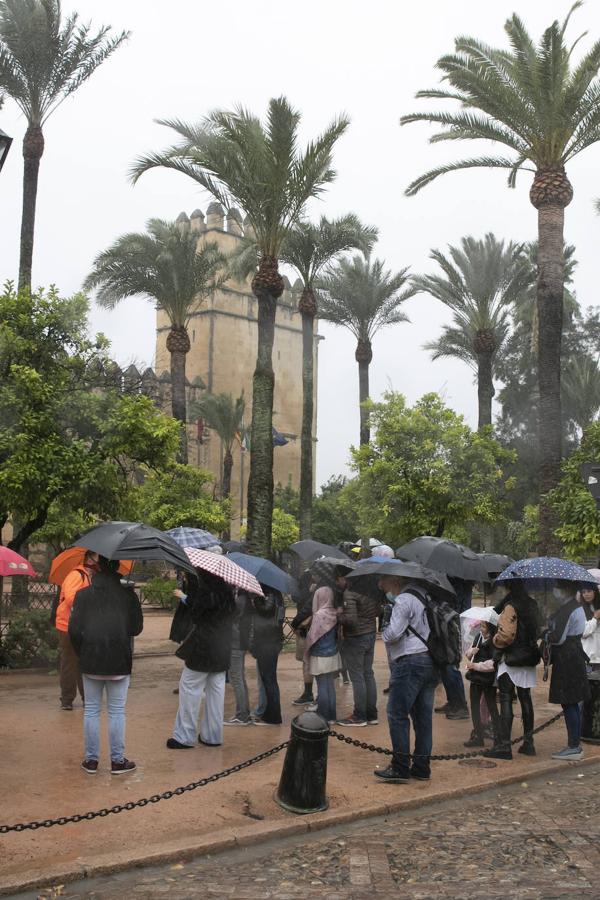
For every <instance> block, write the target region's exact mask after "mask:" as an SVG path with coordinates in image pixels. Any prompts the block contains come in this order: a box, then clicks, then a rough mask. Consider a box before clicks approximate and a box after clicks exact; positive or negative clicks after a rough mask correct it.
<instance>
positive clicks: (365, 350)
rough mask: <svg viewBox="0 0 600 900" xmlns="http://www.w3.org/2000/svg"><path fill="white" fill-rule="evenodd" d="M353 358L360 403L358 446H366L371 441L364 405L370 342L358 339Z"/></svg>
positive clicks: (370, 348)
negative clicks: (355, 363)
mask: <svg viewBox="0 0 600 900" xmlns="http://www.w3.org/2000/svg"><path fill="white" fill-rule="evenodd" d="M354 358H355V359H356V362H357V363H358V402H359V403H360V445H361V447H362V446H363V444H368V443H369V441H370V440H371V429H370V428H369V413H368V412H367V410H366V409H365V408H364V404H365V403H366V402H367V400H368V399H369V366H370V364H371V360H372V359H373V348H372V346H371V341H370V340H368V339H367V338H360V339H359V340H358V342H357V344H356V351H355V353H354Z"/></svg>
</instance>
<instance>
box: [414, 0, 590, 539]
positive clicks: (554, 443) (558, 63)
mask: <svg viewBox="0 0 600 900" xmlns="http://www.w3.org/2000/svg"><path fill="white" fill-rule="evenodd" d="M579 6H581V2H577V3H575V4H574V5H573V6H572V7H571V10H570V12H569V14H568V15H567V17H566V19H565V20H564V22H563V23H559V22H554V23H553V24H552V25H551V26H550V27H549V28H547V29H546V31H545V32H544V34H543V35H542V37H541V40H540V41H539V43H538V44H537V45H536V44H535V42H534V40H533V39H532V38H531V37H530V35H529V34H528V33H527V30H526V28H525V26H524V24H523V22H522V21H521V19H520V18H519V17H518V16H517V15H513V16H511V18H510V19H508V21H507V22H506V25H505V30H506V33H507V35H508V40H509V44H510V47H509V49H497V48H495V47H490V46H488V45H486V44H484V43H483V42H482V41H479V40H477V39H476V38H473V37H459V38H457V39H456V40H455V52H454V53H451V54H447V55H445V56H442V57H441V59H439V60H438V63H437V66H438V68H439V69H440V70H441V71H442V73H443V79H444V80H445V81H446V82H447V84H448V85H449V88H448V89H441V88H436V89H434V90H426V91H420V92H419V93H418V94H417V97H423V98H426V99H433V100H444V101H447V100H449V101H452V102H455V101H457V102H458V104H459V108H458V110H450V111H443V112H442V111H440V112H430V113H412V114H410V115H407V116H403V117H402V119H401V122H402V124H406V123H409V122H431V123H434V124H436V125H441V127H442V130H441V131H440V132H439V133H438V134H435V135H434V136H433V137H432V138H431V141H432V142H439V141H448V140H450V141H456V140H476V141H481V140H483V141H492V142H493V143H494V144H496V145H498V144H500V145H502V148H505V149H508V150H509V151H512V155H508V156H479V157H474V158H468V159H462V160H458V161H456V162H450V163H447V164H445V165H441V166H438V167H437V168H435V169H432V170H431V171H429V172H426V173H425V174H424V175H421V176H420V177H419V178H417V179H416V180H415V181H413V182H412V184H411V185H410V186H409V187H408V189H407V193H408V194H409V195H413V194H416V193H417V192H418V191H419V190H420V189H421V188H423V187H425V185H427V184H430V183H431V182H432V181H433V180H434V179H436V178H438V177H439V176H440V175H444V174H446V173H448V172H453V171H457V170H459V169H469V168H474V167H484V168H501V169H508V170H509V179H508V183H509V186H510V187H514V186H515V183H516V178H517V173H518V172H519V170H520V169H523V168H525V169H527V170H528V171H533V172H534V173H535V174H534V179H533V184H532V186H531V190H530V192H529V199H530V200H531V203H532V204H533V206H534V207H535V208H536V209H537V211H538V243H539V255H538V266H539V272H538V280H537V309H538V323H539V324H538V340H539V348H538V381H539V405H540V418H539V444H540V472H539V479H540V491H541V494H542V496H544V495H546V494H547V493H548V491H550V490H551V489H552V488H553V487H554V486H555V485H556V484H557V482H558V479H559V477H560V460H561V453H562V447H561V397H560V374H561V368H560V358H561V336H562V318H563V292H564V253H563V231H564V210H565V207H567V206H568V205H569V203H570V202H571V200H572V198H573V188H572V186H571V183H570V181H569V179H568V178H567V175H566V172H565V166H566V164H567V163H568V162H569V161H570V160H571V159H573V157H575V156H576V155H577V154H578V153H580V152H581V151H582V150H585V149H586V147H589V146H591V145H592V144H594V143H596V142H597V141H599V140H600V81H598V79H597V75H598V70H599V68H600V41H596V42H595V43H594V45H593V46H592V48H591V50H590V51H589V52H588V53H586V54H585V55H584V56H583V58H582V59H581V60H580V61H579V62H578V63H577V64H575V63H574V61H573V46H574V45H569V44H567V42H566V29H567V25H568V23H569V19H570V16H571V13H572V12H573V11H574V10H576V9H578V8H579ZM553 543H554V536H553V524H552V512H551V510H550V508H549V507H548V505H547V504H546V502H545V501H542V502H541V504H540V551H541V552H543V553H547V552H549V551H551V550H552V547H553Z"/></svg>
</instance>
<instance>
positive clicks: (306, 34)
mask: <svg viewBox="0 0 600 900" xmlns="http://www.w3.org/2000/svg"><path fill="white" fill-rule="evenodd" d="M570 5H571V4H570V0H545V2H544V3H541V2H539V0H520V2H519V3H518V6H517V4H516V2H515V0H496V2H495V3H484V2H481V0H454V2H452V3H449V2H446V0H419V2H416V3H406V2H404V3H403V2H399V0H372V2H370V3H365V2H364V0H360V2H359V0H303V2H302V3H291V2H290V0H230V2H228V3H224V2H209V3H198V2H196V0H170V2H169V3H168V4H159V3H154V2H148V0H103V2H102V3H99V2H98V0H78V2H77V3H76V4H73V3H72V2H70V0H63V7H64V12H65V13H66V12H69V11H70V10H71V9H77V10H78V11H79V13H80V14H81V16H82V18H83V19H84V20H88V19H91V20H92V21H93V22H94V24H96V25H100V24H111V25H113V26H114V27H115V28H116V29H123V28H126V29H129V30H131V32H132V36H131V40H130V41H129V43H128V44H127V45H125V47H123V48H122V49H120V50H119V51H118V52H117V53H116V54H115V55H114V56H113V57H112V58H111V59H109V60H108V61H107V62H106V63H105V64H104V65H103V66H102V67H101V68H100V69H99V70H98V71H97V72H96V73H95V75H93V77H92V78H91V80H90V81H89V82H88V84H86V85H85V86H84V87H83V88H81V89H80V91H79V92H77V93H76V94H75V95H74V97H73V98H71V99H69V100H68V101H66V102H65V103H64V104H63V106H62V107H61V108H60V109H59V110H58V111H57V112H56V114H55V115H53V116H52V118H51V119H50V120H49V121H48V123H47V125H46V128H45V137H46V152H45V154H44V157H43V159H42V163H41V174H40V188H39V194H38V211H37V222H36V244H35V251H34V267H33V277H34V283H35V284H36V285H49V284H50V283H55V284H56V285H57V286H58V287H59V289H60V290H61V292H63V293H64V294H69V293H72V292H74V291H76V290H78V289H79V288H80V286H81V283H82V280H83V278H84V277H85V275H86V274H87V272H88V271H89V269H90V265H91V262H92V260H93V258H94V257H95V256H96V254H97V253H99V252H100V251H101V250H103V249H104V248H105V247H106V246H107V245H108V244H109V243H110V242H112V240H113V239H114V238H115V237H116V236H117V235H119V234H121V233H122V232H125V231H131V230H142V229H143V227H144V223H145V222H146V220H147V219H148V218H149V217H151V216H158V217H162V218H175V217H176V216H177V214H178V213H179V212H180V211H181V210H185V211H187V213H188V214H189V213H190V212H191V211H192V210H193V209H194V208H195V207H197V206H200V207H201V208H205V207H206V205H207V202H208V199H209V198H207V196H206V195H203V194H202V193H201V192H200V190H199V188H198V187H197V186H196V185H195V184H194V183H193V182H191V181H189V180H188V179H186V177H185V176H183V175H180V174H178V173H175V172H168V171H164V172H161V171H158V170H155V171H153V172H150V173H148V174H146V175H145V176H144V177H143V178H142V179H141V181H139V182H138V184H137V185H136V187H132V186H131V184H130V183H129V182H128V180H127V172H128V169H129V167H130V165H131V163H132V161H133V160H134V159H135V157H136V156H138V155H139V154H141V153H144V152H147V151H149V150H152V149H158V148H162V147H164V146H166V145H167V144H168V143H169V142H170V133H169V130H168V129H165V128H162V127H160V126H158V125H156V124H154V122H153V120H154V119H155V118H161V117H179V118H182V119H185V120H189V121H193V120H196V119H199V118H201V117H202V115H204V114H205V113H206V112H207V111H209V110H211V109H213V108H215V107H230V106H232V105H233V104H237V103H241V104H243V105H245V106H247V107H248V108H249V109H251V110H253V111H255V112H256V113H260V114H262V113H263V111H264V109H265V106H266V103H267V101H268V99H269V97H272V96H278V95H280V94H285V95H286V96H287V97H288V98H289V100H290V101H291V102H292V103H293V104H294V105H295V106H296V107H297V108H298V109H299V110H300V111H301V112H302V114H303V125H302V128H303V135H304V137H305V138H310V137H311V136H312V135H314V134H315V133H317V132H320V131H321V130H322V129H323V128H324V127H325V126H326V125H327V124H328V122H329V121H330V120H331V119H332V118H333V117H334V116H335V115H336V114H337V113H339V112H341V111H344V112H346V113H348V114H349V115H350V117H351V120H352V124H351V127H350V129H349V130H348V132H347V134H346V136H345V137H344V138H343V139H342V140H341V141H340V143H339V145H338V147H337V149H336V154H335V165H336V168H337V171H338V178H337V181H336V182H335V183H334V185H332V187H331V188H330V190H329V191H328V192H327V193H326V194H325V195H324V197H323V200H320V201H319V202H315V203H314V204H312V206H311V210H310V211H311V212H312V213H313V214H314V215H320V214H321V213H326V214H327V215H331V216H337V215H340V214H343V213H346V212H355V213H357V214H358V215H359V216H360V217H361V219H362V220H363V221H365V222H367V223H370V224H373V225H376V226H377V227H378V228H379V231H380V239H379V243H378V245H377V247H376V249H375V253H376V255H377V256H379V257H382V258H383V259H385V260H386V263H387V264H388V266H389V267H390V268H391V269H393V270H397V269H399V268H402V267H404V266H410V267H411V270H412V271H413V272H415V273H416V272H425V271H430V270H431V263H430V262H428V254H429V252H430V250H431V248H434V247H436V248H444V247H445V246H446V245H447V244H449V243H456V242H458V241H459V240H460V238H461V237H463V236H464V235H467V234H472V235H474V236H475V237H480V236H482V235H484V234H485V232H487V231H493V232H495V234H496V235H498V236H499V237H504V238H507V239H515V240H529V239H532V238H534V237H535V235H536V213H535V210H534V209H533V207H532V206H531V205H530V204H529V201H528V190H529V184H530V178H531V176H529V175H528V174H527V173H524V174H523V175H521V176H520V179H519V183H518V185H517V190H508V189H507V187H506V179H505V175H504V174H503V173H502V172H495V171H487V172H484V171H482V172H477V171H471V172H464V173H456V174H451V175H448V176H446V177H444V178H443V179H441V180H440V181H438V182H435V183H434V184H433V185H431V186H430V187H428V188H426V189H425V190H424V191H423V192H422V193H421V194H419V195H418V196H417V197H416V198H411V199H408V198H406V197H405V196H404V195H403V192H404V189H405V187H406V185H407V184H408V183H409V182H410V181H411V180H412V179H413V178H414V177H415V176H417V175H419V174H420V173H421V172H422V171H424V170H425V169H429V168H430V167H432V166H433V165H435V164H436V163H437V162H440V161H443V160H451V159H456V158H458V155H459V153H461V148H460V146H459V145H458V144H445V145H437V146H429V145H428V143H427V137H428V135H429V134H430V133H431V129H430V128H429V126H427V125H420V124H419V125H412V126H408V127H405V128H402V129H401V128H400V127H399V125H398V119H399V116H400V115H402V114H403V113H407V112H411V111H413V110H415V109H417V108H423V103H424V102H423V101H418V102H417V101H415V100H414V94H415V92H416V91H417V90H419V89H421V88H427V87H433V86H434V85H436V83H437V81H438V75H437V73H436V70H435V69H434V63H435V61H436V60H437V59H438V57H439V56H440V55H442V54H443V53H445V52H449V51H451V50H452V47H453V38H454V37H455V36H456V35H458V34H471V35H475V36H477V37H478V38H480V39H482V40H484V41H487V42H489V43H493V44H502V43H504V32H503V24H504V21H505V20H506V18H507V17H508V16H509V15H510V14H511V13H512V12H513V11H514V10H515V9H517V10H518V12H519V14H520V15H521V17H522V18H524V20H525V22H526V23H527V26H528V27H529V29H530V31H532V32H533V34H534V36H535V37H536V38H537V37H538V35H539V34H540V33H541V31H542V30H543V28H544V27H546V26H547V25H548V24H550V22H551V21H552V19H553V18H556V17H559V18H562V17H563V16H564V15H565V13H566V12H567V10H568V8H569V6H570ZM570 28H571V31H570V33H571V35H572V37H573V38H575V37H576V36H577V35H578V34H579V33H580V32H581V31H584V30H588V31H589V32H590V36H591V37H589V38H587V39H586V40H585V41H584V43H583V44H582V45H581V46H584V47H588V46H589V44H590V40H591V38H592V37H593V38H598V37H600V4H599V3H598V0H588V2H587V3H586V4H585V6H584V7H583V9H582V10H580V11H579V12H578V13H576V15H575V17H574V19H573V21H572V23H571V26H570ZM0 128H2V129H3V130H4V131H6V132H8V133H9V134H11V135H12V136H13V137H14V138H15V141H14V144H13V147H12V150H11V152H10V154H9V157H8V160H7V162H6V164H5V166H4V169H3V170H2V173H1V174H0V278H1V279H2V280H5V279H7V278H16V274H17V267H18V237H19V226H20V216H21V176H22V157H21V148H20V142H21V139H22V136H23V133H24V130H25V123H24V121H23V119H22V118H21V117H20V116H19V115H18V114H17V111H16V108H15V106H14V105H13V104H12V103H11V101H7V102H6V103H5V105H4V108H3V109H2V110H1V111H0ZM472 152H473V148H472V147H468V146H467V147H466V153H468V154H470V153H472ZM599 170H600V145H598V146H596V147H592V148H591V149H588V150H587V151H585V152H584V153H583V154H582V156H581V157H580V158H578V159H576V160H575V161H574V162H573V163H571V165H570V167H569V176H570V178H571V181H572V182H573V186H574V189H575V197H574V200H573V202H572V204H571V205H570V206H569V208H568V209H567V212H566V239H567V240H568V241H570V242H572V243H574V244H575V245H576V247H577V258H578V260H579V268H578V270H577V277H576V288H577V293H578V296H579V299H580V301H581V302H582V303H583V304H584V305H585V306H588V305H595V304H596V303H597V295H598V291H597V283H598V251H599V239H600V219H598V217H597V216H595V214H594V210H593V202H592V201H593V198H594V197H595V196H598V195H600V178H599V177H598V172H599ZM406 311H407V313H408V314H409V316H410V319H411V324H405V325H398V326H394V327H393V328H390V329H388V330H387V331H385V332H383V333H381V334H380V335H379V336H378V337H377V338H376V339H375V342H374V360H373V364H372V366H371V394H372V396H373V397H374V398H378V397H379V396H380V395H381V393H382V392H383V391H384V390H386V389H388V388H393V389H394V390H398V391H402V392H404V393H405V394H406V396H407V397H408V399H409V401H411V402H413V401H415V400H416V399H418V398H419V397H420V396H421V395H422V394H423V393H425V392H427V391H438V392H440V393H441V394H442V395H443V396H444V397H445V399H446V400H447V402H448V403H449V404H450V405H451V406H452V407H453V408H454V409H456V410H458V411H459V412H461V413H463V414H464V415H465V417H466V419H467V421H468V422H469V423H470V424H471V425H473V424H474V423H475V421H476V407H477V404H476V399H477V398H476V389H475V387H474V384H473V376H472V373H471V372H470V370H469V369H468V368H467V367H466V366H465V365H463V364H461V363H458V362H456V363H455V362H450V361H447V360H446V361H440V362H436V363H433V362H431V360H430V358H429V356H428V354H427V353H426V352H425V351H424V350H422V349H421V347H422V344H423V343H424V341H426V340H428V339H430V338H432V337H435V336H437V335H438V334H439V332H440V328H441V326H442V325H443V323H444V322H445V321H447V315H446V313H445V311H444V308H443V307H442V306H441V305H440V304H439V303H437V302H436V301H434V300H432V299H430V298H426V297H424V296H418V297H415V298H413V299H411V300H410V301H408V302H407V304H406ZM92 326H93V329H94V330H101V331H103V332H104V333H105V334H106V335H107V336H108V337H109V338H110V340H111V341H112V352H113V354H114V356H115V357H116V358H117V359H118V361H119V362H120V363H122V364H123V363H125V364H127V363H129V362H130V361H131V359H132V358H133V359H135V360H136V361H137V362H138V363H145V364H152V362H153V355H154V312H153V309H152V307H151V305H150V304H149V303H148V302H147V301H144V300H141V299H140V300H133V301H127V302H125V303H123V304H122V305H121V307H120V308H119V309H118V311H117V312H112V313H108V312H105V311H101V310H97V309H94V311H93V315H92ZM320 331H321V333H322V334H323V335H324V337H325V341H323V342H322V343H321V346H320V361H319V366H320V372H319V375H320V378H319V426H318V437H319V443H318V454H317V478H318V481H319V483H322V482H323V481H324V480H325V479H327V478H328V477H329V476H330V475H331V474H334V473H338V472H342V471H345V467H346V464H347V462H348V457H349V452H348V448H349V446H350V444H352V443H357V442H358V406H357V402H358V400H357V396H358V376H357V371H356V369H357V366H356V363H355V361H354V339H353V338H352V337H351V335H350V334H349V333H347V332H345V331H344V330H341V329H334V328H332V327H330V326H328V325H325V324H322V325H321V326H320Z"/></svg>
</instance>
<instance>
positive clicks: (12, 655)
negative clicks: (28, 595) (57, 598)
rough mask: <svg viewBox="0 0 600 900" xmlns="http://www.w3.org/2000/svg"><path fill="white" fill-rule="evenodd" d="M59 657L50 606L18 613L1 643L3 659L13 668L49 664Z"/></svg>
mask: <svg viewBox="0 0 600 900" xmlns="http://www.w3.org/2000/svg"><path fill="white" fill-rule="evenodd" d="M57 659H58V635H57V633H56V629H55V628H54V626H53V625H51V624H50V613H49V612H48V610H47V609H24V610H19V611H18V612H15V613H14V614H13V616H12V618H11V620H10V622H9V624H8V630H7V632H6V635H5V638H4V640H3V642H2V644H1V645H0V661H1V664H2V665H3V666H8V668H10V669H23V668H28V667H29V666H49V665H53V664H54V663H55V662H56V660H57Z"/></svg>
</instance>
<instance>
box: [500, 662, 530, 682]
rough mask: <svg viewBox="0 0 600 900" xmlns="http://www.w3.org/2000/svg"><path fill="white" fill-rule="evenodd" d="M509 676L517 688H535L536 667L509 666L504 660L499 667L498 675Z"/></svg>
mask: <svg viewBox="0 0 600 900" xmlns="http://www.w3.org/2000/svg"><path fill="white" fill-rule="evenodd" d="M504 674H506V675H508V677H509V678H510V680H511V681H512V683H513V684H514V685H515V687H520V688H532V687H535V666H507V665H506V663H505V662H504V660H503V661H502V662H501V663H500V665H499V666H498V675H497V677H498V678H500V676H501V675H504Z"/></svg>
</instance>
